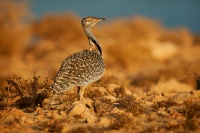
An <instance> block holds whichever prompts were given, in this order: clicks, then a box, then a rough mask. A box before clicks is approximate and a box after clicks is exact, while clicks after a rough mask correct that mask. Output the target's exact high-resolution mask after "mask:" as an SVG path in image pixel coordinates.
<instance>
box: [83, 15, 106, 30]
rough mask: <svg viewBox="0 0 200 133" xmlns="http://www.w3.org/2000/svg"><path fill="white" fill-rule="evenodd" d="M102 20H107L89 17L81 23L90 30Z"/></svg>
mask: <svg viewBox="0 0 200 133" xmlns="http://www.w3.org/2000/svg"><path fill="white" fill-rule="evenodd" d="M102 20H105V18H97V17H92V16H88V17H86V18H83V19H82V21H81V23H82V26H83V27H88V28H90V27H93V26H94V25H95V24H97V23H98V22H100V21H102Z"/></svg>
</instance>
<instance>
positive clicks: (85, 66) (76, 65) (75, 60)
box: [54, 50, 105, 92]
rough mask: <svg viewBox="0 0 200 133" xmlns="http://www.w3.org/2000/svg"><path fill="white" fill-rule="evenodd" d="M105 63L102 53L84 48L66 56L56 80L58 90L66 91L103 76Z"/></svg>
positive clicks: (55, 87)
mask: <svg viewBox="0 0 200 133" xmlns="http://www.w3.org/2000/svg"><path fill="white" fill-rule="evenodd" d="M104 70H105V64H104V61H103V58H102V57H101V55H99V54H98V53H96V52H94V51H90V50H84V51H82V52H78V53H75V54H72V55H71V56H69V57H68V58H66V59H65V60H64V61H63V63H62V65H61V67H60V70H59V71H58V73H57V76H56V78H55V81H54V90H55V91H56V92H62V91H66V90H68V89H70V88H72V87H74V86H86V85H88V84H90V83H92V82H94V81H96V80H99V79H100V78H101V77H102V74H103V72H104Z"/></svg>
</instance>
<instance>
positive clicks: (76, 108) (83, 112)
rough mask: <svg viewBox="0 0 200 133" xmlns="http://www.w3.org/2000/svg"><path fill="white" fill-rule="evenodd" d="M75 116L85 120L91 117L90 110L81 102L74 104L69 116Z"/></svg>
mask: <svg viewBox="0 0 200 133" xmlns="http://www.w3.org/2000/svg"><path fill="white" fill-rule="evenodd" d="M76 115H79V116H80V117H81V118H86V119H87V118H88V117H89V116H90V115H91V113H90V110H89V109H88V108H87V107H86V106H85V104H84V103H83V102H82V101H76V102H74V103H73V106H72V108H71V109H70V112H69V116H70V117H74V116H76Z"/></svg>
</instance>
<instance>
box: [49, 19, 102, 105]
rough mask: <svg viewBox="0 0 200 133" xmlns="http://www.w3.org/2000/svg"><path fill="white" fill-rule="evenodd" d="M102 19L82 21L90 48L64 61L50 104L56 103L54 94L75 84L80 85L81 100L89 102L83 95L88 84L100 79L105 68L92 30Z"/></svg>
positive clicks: (99, 46)
mask: <svg viewBox="0 0 200 133" xmlns="http://www.w3.org/2000/svg"><path fill="white" fill-rule="evenodd" d="M102 20H105V19H104V18H97V17H92V16H88V17H86V18H83V19H82V21H81V23H82V27H83V29H84V31H85V33H86V35H87V37H88V41H89V48H88V49H86V50H83V51H81V52H78V53H74V54H72V55H70V56H69V57H67V58H66V59H65V60H64V61H63V63H62V65H61V67H60V70H59V71H58V73H57V75H56V77H55V80H54V84H53V87H52V88H53V91H54V93H53V96H52V99H51V102H50V104H54V103H55V100H54V98H53V97H54V95H58V94H59V93H61V92H63V91H67V90H69V89H71V88H73V87H75V86H77V87H79V95H80V100H82V101H83V102H84V103H85V104H87V102H86V101H85V99H84V97H83V94H84V91H85V88H86V86H87V85H88V84H90V83H92V82H94V81H97V80H99V79H100V78H101V77H102V74H103V72H104V70H105V64H104V61H103V58H102V48H101V45H100V43H99V41H98V40H97V38H96V37H95V36H94V35H93V33H92V30H91V28H92V27H93V26H94V25H96V24H97V23H98V22H100V21H102Z"/></svg>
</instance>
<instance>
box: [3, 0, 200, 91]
mask: <svg viewBox="0 0 200 133" xmlns="http://www.w3.org/2000/svg"><path fill="white" fill-rule="evenodd" d="M199 12H200V1H199V0H168V1H159V0H151V1H149V0H143V1H136V0H126V1H122V0H101V1H97V0H84V1H69V0H57V1H53V0H42V1H40V0H29V1H25V0H1V1H0V29H1V32H0V90H1V94H3V93H4V87H5V85H6V84H7V82H6V79H9V78H12V76H13V75H20V76H22V77H23V78H24V79H29V78H32V77H33V76H34V75H40V76H41V77H48V76H50V77H51V78H52V79H53V78H54V77H55V75H56V73H57V71H58V70H59V68H60V65H61V63H62V61H63V60H64V59H65V58H66V57H68V56H69V55H70V54H72V53H75V52H78V51H81V50H84V49H86V48H88V41H87V37H86V35H85V33H84V31H83V29H82V27H81V23H80V21H81V19H82V18H83V17H86V16H90V15H91V16H97V17H104V18H106V21H103V22H102V23H101V24H98V25H97V26H96V27H95V28H93V32H94V34H95V35H96V37H97V38H98V40H99V42H100V43H101V46H102V47H103V58H104V59H105V63H106V72H105V74H104V76H105V77H106V76H113V77H115V78H116V79H118V81H119V82H120V83H121V84H123V85H124V86H126V87H129V88H130V89H132V90H133V89H135V88H139V89H142V90H150V89H153V88H156V87H155V86H156V85H158V83H159V84H160V83H166V84H169V86H175V85H177V84H181V85H182V84H183V85H187V86H189V87H190V88H193V89H194V88H195V87H196V79H197V77H198V76H199V73H200V72H199V71H200V64H199V61H200V34H199V33H200V26H199V24H200V15H199ZM157 88H159V87H157Z"/></svg>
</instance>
